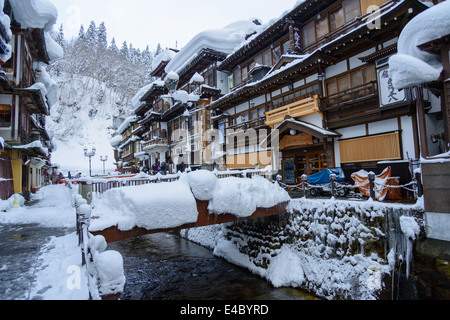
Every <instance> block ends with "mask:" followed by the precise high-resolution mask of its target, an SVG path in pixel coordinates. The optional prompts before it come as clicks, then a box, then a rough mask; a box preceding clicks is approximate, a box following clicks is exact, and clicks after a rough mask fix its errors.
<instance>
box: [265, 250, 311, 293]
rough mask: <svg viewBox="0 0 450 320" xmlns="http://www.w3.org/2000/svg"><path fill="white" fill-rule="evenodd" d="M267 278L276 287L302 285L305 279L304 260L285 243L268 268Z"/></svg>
mask: <svg viewBox="0 0 450 320" xmlns="http://www.w3.org/2000/svg"><path fill="white" fill-rule="evenodd" d="M267 278H268V279H269V281H270V282H271V283H272V284H273V286H274V287H276V288H279V287H294V288H297V287H300V286H301V285H302V284H303V282H304V281H305V278H304V274H303V269H302V261H301V260H300V258H299V256H298V254H297V253H296V252H295V251H294V250H293V249H292V248H291V247H290V246H288V245H283V246H282V247H281V249H280V252H279V253H278V255H277V256H275V258H273V259H272V261H271V262H270V265H269V268H268V269H267Z"/></svg>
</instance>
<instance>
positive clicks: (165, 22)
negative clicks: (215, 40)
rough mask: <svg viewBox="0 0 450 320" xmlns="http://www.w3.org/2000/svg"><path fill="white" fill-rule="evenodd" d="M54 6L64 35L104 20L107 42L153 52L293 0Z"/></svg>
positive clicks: (62, 1)
mask: <svg viewBox="0 0 450 320" xmlns="http://www.w3.org/2000/svg"><path fill="white" fill-rule="evenodd" d="M51 2H53V4H54V5H55V6H56V7H57V9H58V13H59V19H58V23H57V27H58V28H59V25H60V24H61V23H62V24H63V26H64V32H65V35H66V38H69V39H70V38H72V37H74V36H76V35H77V34H78V31H79V30H80V25H81V24H83V25H84V28H85V30H87V27H88V26H89V23H90V21H91V20H93V21H95V22H96V24H97V26H98V25H99V24H100V23H101V22H105V25H106V29H107V31H108V41H111V39H112V37H115V39H116V43H117V46H118V47H119V48H120V46H121V44H122V43H123V41H125V40H126V41H127V42H128V43H132V44H133V47H135V48H140V49H141V50H143V49H145V47H146V46H147V45H149V46H150V50H155V49H156V46H157V44H158V43H161V46H162V47H163V48H166V47H170V48H174V47H175V45H176V43H178V48H181V47H183V46H184V45H186V44H187V42H189V40H191V39H192V38H193V37H194V36H195V35H196V34H198V33H199V32H201V31H204V30H208V29H220V28H223V27H225V26H226V25H228V24H230V23H232V22H235V21H237V20H247V19H250V18H254V17H256V18H260V19H261V20H262V21H263V23H266V22H268V21H270V20H271V19H273V18H278V17H279V16H280V15H281V14H282V13H283V12H285V11H286V10H290V9H291V8H292V7H293V6H294V4H295V3H296V2H297V0H164V1H153V0H126V1H125V0H51Z"/></svg>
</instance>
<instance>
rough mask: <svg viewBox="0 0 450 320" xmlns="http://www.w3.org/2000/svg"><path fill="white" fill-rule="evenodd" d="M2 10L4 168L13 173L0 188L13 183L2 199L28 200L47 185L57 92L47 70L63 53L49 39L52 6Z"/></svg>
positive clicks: (4, 4)
mask: <svg viewBox="0 0 450 320" xmlns="http://www.w3.org/2000/svg"><path fill="white" fill-rule="evenodd" d="M0 5H1V8H0V9H1V10H0V15H1V17H0V18H1V19H0V20H1V22H2V23H1V24H0V38H1V40H0V59H1V68H2V69H1V71H0V115H1V116H0V137H1V138H2V140H3V141H4V143H3V144H2V149H3V151H2V159H3V160H5V161H1V163H2V166H5V168H3V169H5V170H6V168H7V167H8V168H11V173H12V177H11V176H8V177H2V178H5V180H2V181H1V182H0V183H2V184H5V183H6V184H9V183H10V181H11V179H12V181H13V188H10V187H8V188H7V191H5V192H3V191H2V193H1V197H2V199H4V198H6V197H8V196H9V195H11V193H23V194H24V195H25V196H27V195H28V194H29V192H30V191H36V190H37V189H39V188H40V187H41V186H42V185H43V184H44V171H45V170H46V168H49V167H50V160H51V159H50V158H51V151H52V149H54V146H53V144H52V142H51V137H50V136H49V133H48V132H47V131H46V129H45V121H46V119H45V118H46V116H48V115H49V114H50V108H51V106H52V105H54V104H55V103H56V101H57V90H58V89H57V85H56V83H55V82H54V81H53V80H52V79H51V78H50V77H49V75H48V73H47V72H46V69H45V66H46V65H47V64H49V62H50V61H54V60H57V59H59V58H61V57H62V55H63V50H62V48H61V47H60V46H59V45H58V44H57V43H56V42H55V41H54V40H53V39H52V37H51V36H50V31H51V30H52V28H53V25H54V23H55V22H56V19H57V10H56V8H55V7H54V6H53V5H51V4H49V3H47V2H45V3H43V1H17V0H5V1H0ZM3 172H6V171H3ZM5 181H6V182H5ZM1 189H4V188H1Z"/></svg>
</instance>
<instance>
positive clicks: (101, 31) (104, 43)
mask: <svg viewBox="0 0 450 320" xmlns="http://www.w3.org/2000/svg"><path fill="white" fill-rule="evenodd" d="M97 40H98V44H99V46H100V48H106V47H108V36H107V32H106V26H105V23H104V22H102V23H101V24H100V25H99V26H98V30H97Z"/></svg>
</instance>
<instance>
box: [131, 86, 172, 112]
mask: <svg viewBox="0 0 450 320" xmlns="http://www.w3.org/2000/svg"><path fill="white" fill-rule="evenodd" d="M154 86H164V81H161V80H156V81H153V82H152V83H150V84H148V85H146V86H144V87H142V88H141V89H140V90H139V91H138V93H136V95H135V96H134V97H133V99H132V100H131V105H132V106H133V108H134V110H136V109H137V108H139V107H140V105H141V99H142V97H144V95H145V94H146V93H147V92H148V91H149V90H150V89H152V88H153V87H154Z"/></svg>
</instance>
